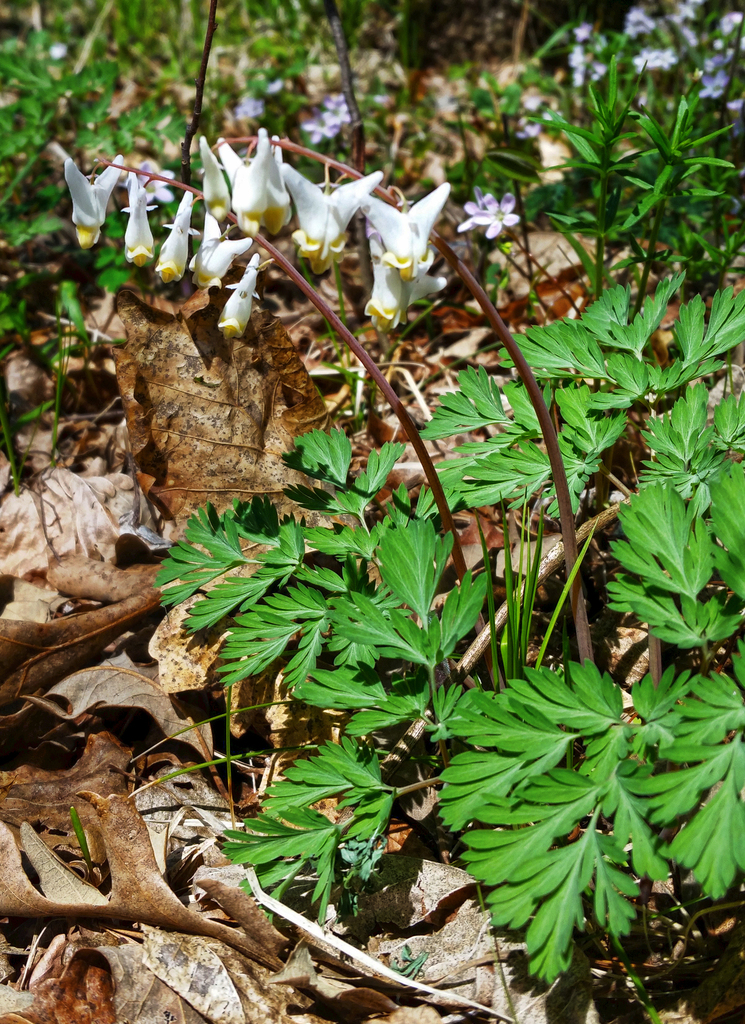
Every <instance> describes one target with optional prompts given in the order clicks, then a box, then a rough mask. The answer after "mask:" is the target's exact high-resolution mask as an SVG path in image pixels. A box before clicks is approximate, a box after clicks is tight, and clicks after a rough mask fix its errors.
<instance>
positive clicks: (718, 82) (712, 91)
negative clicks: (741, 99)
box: [699, 69, 729, 100]
mask: <svg viewBox="0 0 745 1024" xmlns="http://www.w3.org/2000/svg"><path fill="white" fill-rule="evenodd" d="M728 81H729V75H728V74H727V72H726V71H724V70H722V69H720V70H719V71H717V73H716V74H715V75H703V76H702V78H701V82H702V84H703V86H704V88H703V89H702V90H701V92H700V93H699V96H700V98H701V99H702V100H718V99H719V97H720V96H723V95H724V90H725V89H726V88H727V82H728Z"/></svg>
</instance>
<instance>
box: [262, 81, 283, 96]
mask: <svg viewBox="0 0 745 1024" xmlns="http://www.w3.org/2000/svg"><path fill="white" fill-rule="evenodd" d="M284 87H285V80H284V78H275V79H274V81H273V82H269V83H268V84H267V87H266V94H267V96H276V95H277V93H278V92H282V90H283V89H284Z"/></svg>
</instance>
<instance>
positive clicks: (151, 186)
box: [119, 160, 176, 203]
mask: <svg viewBox="0 0 745 1024" xmlns="http://www.w3.org/2000/svg"><path fill="white" fill-rule="evenodd" d="M140 170H141V171H146V172H147V173H146V174H138V175H137V180H138V181H139V183H140V184H141V185H144V186H145V191H146V192H147V194H148V197H150V198H151V199H154V200H155V201H156V203H172V202H173V200H174V199H175V198H176V197H175V196H174V194H173V191H172V189H170V188H169V187H168V185H166V184H165V182H163V181H153V179H152V178H149V177H148V176H147V175H148V174H160V175H162V177H164V178H175V177H176V175H175V174H174V173H173V171H161V170H160V169H159V168H158V167H156V166H155V164H152V163H150V161H149V160H143V161H142V163H141V164H140ZM119 184H120V187H121V188H127V187H128V185H127V181H126V180H125V181H122V182H120V183H119Z"/></svg>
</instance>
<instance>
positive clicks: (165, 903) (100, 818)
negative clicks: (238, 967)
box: [0, 792, 281, 971]
mask: <svg viewBox="0 0 745 1024" xmlns="http://www.w3.org/2000/svg"><path fill="white" fill-rule="evenodd" d="M80 795H81V796H83V797H84V798H85V799H87V800H88V801H89V803H90V804H91V806H92V807H93V809H94V810H95V812H96V816H97V823H98V827H99V829H100V831H101V834H102V836H103V842H104V845H105V847H106V854H107V857H108V862H109V870H110V872H111V894H110V895H109V897H108V902H107V905H106V906H100V907H91V906H90V905H89V904H87V903H80V904H61V903H57V902H55V901H54V900H49V899H47V898H46V897H45V896H42V894H41V893H40V892H38V891H37V890H36V889H35V888H34V887H33V885H32V884H31V882H30V881H29V879H28V877H27V876H26V873H25V871H24V869H23V864H22V862H21V855H20V851H19V850H18V847H17V845H16V842H15V839H14V838H13V834H12V832H11V831H10V829H9V828H8V827H7V825H4V824H0V863H1V864H2V865H3V872H2V874H0V917H4V916H14V917H57V916H60V915H61V916H64V917H67V916H70V917H91V916H95V917H107V918H122V919H124V920H128V921H140V922H142V923H144V924H151V925H155V926H157V927H160V928H171V929H173V930H175V931H180V932H188V933H189V934H192V935H194V934H196V935H209V936H211V937H213V938H216V939H220V940H222V941H223V942H225V943H228V944H229V945H230V946H233V947H234V948H236V949H239V950H241V952H243V953H245V954H246V955H247V956H248V957H251V958H252V959H254V960H256V961H258V962H259V963H261V964H264V965H265V966H266V967H268V968H270V969H271V970H274V971H276V970H278V969H279V968H280V967H281V963H280V961H279V960H278V959H277V957H276V956H273V955H272V954H271V953H269V952H268V951H267V950H265V949H264V948H263V947H262V946H261V945H260V944H259V943H257V942H255V940H254V939H253V938H252V937H250V936H247V935H245V934H243V933H242V932H240V931H238V930H234V929H232V928H229V927H228V926H227V925H224V924H221V923H220V922H218V921H212V920H210V919H209V918H207V917H204V916H203V915H200V914H196V913H194V912H193V911H191V910H188V909H187V908H186V907H185V906H184V905H183V903H181V901H180V900H179V899H178V897H177V896H176V895H175V894H174V893H173V892H172V890H171V889H170V888H169V887H168V885H167V884H166V882H165V881H164V880H163V877H162V876H161V874H160V871H159V870H158V865H157V863H156V861H155V855H154V854H153V849H152V846H151V844H150V838H149V836H148V831H147V826H146V825H145V823H144V821H143V820H142V818H141V817H140V815H139V814H138V813H137V811H136V810H135V808H134V807H133V806H132V804H131V802H130V801H129V800H127V799H126V798H125V797H122V796H110V797H101V796H99V795H97V794H96V793H90V792H84V793H81V794H80ZM0 806H2V805H0Z"/></svg>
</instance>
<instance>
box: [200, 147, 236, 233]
mask: <svg viewBox="0 0 745 1024" xmlns="http://www.w3.org/2000/svg"><path fill="white" fill-rule="evenodd" d="M228 148H229V149H230V147H228ZM230 152H231V153H232V152H233V151H232V149H231V150H230ZM199 153H200V155H201V157H202V167H203V168H204V181H203V184H202V191H203V193H204V204H205V206H206V207H207V209H208V210H209V211H210V213H211V214H212V216H213V217H214V218H215V220H218V221H223V220H225V218H226V217H227V216H228V212H229V210H230V190H229V189H228V183H227V182H226V181H225V176H224V175H223V173H222V167H220V164H219V163H218V161H217V157H216V156H215V154H214V153H213V152H212V150H211V149H210V147H209V143H208V142H207V140H206V139H205V137H204V135H201V136H200V137H199Z"/></svg>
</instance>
